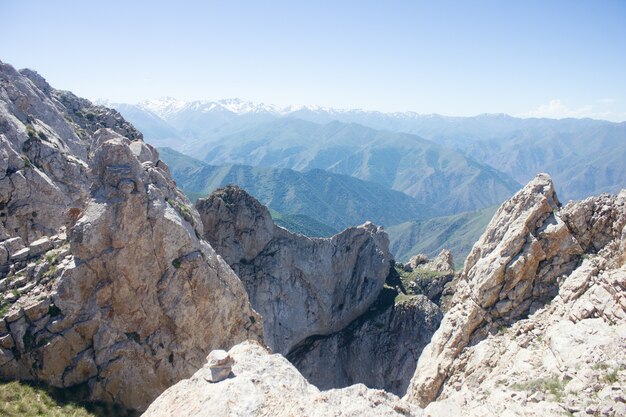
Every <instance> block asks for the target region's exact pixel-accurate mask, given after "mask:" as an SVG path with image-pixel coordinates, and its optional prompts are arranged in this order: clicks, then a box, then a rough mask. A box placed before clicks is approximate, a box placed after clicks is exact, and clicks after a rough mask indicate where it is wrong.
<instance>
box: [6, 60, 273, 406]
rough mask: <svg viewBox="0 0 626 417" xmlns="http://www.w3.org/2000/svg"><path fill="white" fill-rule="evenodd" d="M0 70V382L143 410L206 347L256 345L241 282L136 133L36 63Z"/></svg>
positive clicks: (199, 359)
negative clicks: (51, 80) (53, 83)
mask: <svg viewBox="0 0 626 417" xmlns="http://www.w3.org/2000/svg"><path fill="white" fill-rule="evenodd" d="M0 75H2V78H0V112H1V113H0V116H1V118H0V123H1V125H0V126H1V127H2V131H0V140H1V141H2V143H1V145H2V146H1V147H0V152H3V155H4V154H6V155H8V156H9V157H8V159H7V158H3V159H2V161H3V163H4V164H5V166H2V167H0V174H1V175H3V177H2V178H0V191H1V192H2V196H1V197H0V198H2V205H1V208H2V210H4V211H3V214H4V215H3V216H2V228H0V232H1V233H0V234H2V236H0V261H2V265H1V268H0V273H1V275H0V291H2V294H1V297H2V298H1V299H0V306H1V311H2V314H0V317H2V319H1V320H0V377H2V378H5V379H20V380H37V381H43V382H45V383H48V384H50V385H53V386H57V387H69V386H74V385H78V384H80V385H83V386H85V387H86V388H87V392H88V398H89V399H98V400H104V401H108V402H115V403H118V404H121V405H123V406H125V407H127V408H131V409H136V410H143V409H145V408H146V407H147V406H148V404H149V403H150V402H151V401H152V400H153V399H154V398H156V397H157V396H158V395H159V394H160V393H161V392H162V391H163V390H165V389H166V388H167V387H168V386H170V385H172V384H174V383H175V382H177V381H178V380H180V379H182V378H186V377H189V376H191V375H192V374H193V373H194V372H195V371H196V370H197V369H198V368H199V367H201V366H202V364H203V363H204V361H205V358H206V356H207V354H208V353H209V352H210V351H211V350H213V349H217V348H222V349H228V348H230V347H231V346H233V345H234V344H236V343H239V342H241V341H243V340H246V339H256V340H260V339H261V338H262V334H263V330H262V319H261V317H260V316H259V315H258V314H257V313H256V312H255V311H254V310H253V309H252V308H251V306H250V304H249V301H248V297H247V294H246V292H245V289H244V287H243V285H242V283H241V281H240V280H239V279H238V277H237V276H236V275H235V274H234V273H233V271H232V270H231V268H230V267H229V266H228V265H227V264H226V263H225V262H224V261H223V260H222V259H221V258H220V257H219V256H218V255H217V254H216V253H215V251H214V250H213V249H212V248H211V247H210V245H209V244H208V243H207V242H206V241H204V240H202V239H200V236H201V235H202V224H201V222H200V219H199V216H198V213H197V212H196V211H195V210H194V209H193V207H192V206H191V204H190V203H189V201H188V200H187V199H186V197H184V195H183V194H182V193H181V192H180V191H179V190H177V189H176V186H175V183H174V181H173V180H172V179H171V178H170V176H169V173H168V170H167V167H166V166H165V164H163V162H162V161H160V160H159V156H158V152H157V151H156V150H155V149H154V148H152V147H151V146H149V145H147V144H145V143H143V142H142V141H141V134H140V133H139V132H137V131H136V130H134V128H132V126H130V125H129V124H128V123H127V122H125V121H124V120H123V119H122V118H121V116H119V114H118V113H117V112H115V111H112V110H109V109H106V108H103V107H100V106H92V105H91V103H89V102H88V101H87V100H84V99H79V98H77V97H75V96H73V95H72V94H71V93H67V92H59V91H56V90H54V89H52V88H51V87H50V86H49V85H48V84H47V83H46V82H45V80H43V78H41V77H39V76H38V75H37V74H36V73H34V72H32V71H28V70H25V71H22V72H17V71H15V70H14V69H13V68H12V67H10V66H8V65H6V64H1V66H0ZM42 132H43V134H40V133H42ZM29 141H30V142H29ZM29 143H30V145H28V146H26V144H29ZM35 150H36V152H35ZM33 152H34V153H33ZM31 157H32V159H31ZM20 161H21V162H20ZM26 161H30V162H26ZM54 161H56V162H54ZM57 163H58V165H59V167H60V168H59V169H60V171H57V170H56V168H55V166H56V165H55V164H57ZM71 167H74V168H71ZM65 168H67V169H72V170H74V171H72V172H74V175H73V176H72V175H69V174H68V172H69V171H63V169H65ZM19 178H23V183H24V184H23V185H21V186H19V187H16V188H15V189H11V190H10V192H6V190H7V188H6V187H5V186H4V185H6V184H7V183H13V184H16V183H17V182H19V181H21V180H19V181H18V179H19ZM2 181H4V182H2ZM16 181H17V182H16ZM63 181H65V182H67V183H73V182H74V181H76V182H75V183H74V185H75V186H76V187H75V189H72V188H69V186H67V184H65V182H63ZM46 190H48V191H49V193H47V191H46ZM37 193H38V196H36V197H33V196H34V195H35V194H37ZM46 193H47V194H46ZM57 197H59V198H57ZM39 198H41V201H40V200H39ZM44 200H45V204H44V203H43V201H44ZM40 203H41V204H40ZM25 207H26V208H25ZM24 211H26V212H28V213H30V215H31V218H28V219H26V218H25V217H24V215H23V212H24ZM35 211H36V212H37V216H35V215H34V212H35Z"/></svg>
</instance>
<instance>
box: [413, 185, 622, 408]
mask: <svg viewBox="0 0 626 417" xmlns="http://www.w3.org/2000/svg"><path fill="white" fill-rule="evenodd" d="M625 223H626V192H625V191H622V193H621V194H620V195H619V196H608V195H602V196H600V197H594V198H590V199H587V200H584V201H582V202H578V203H570V204H568V205H567V206H566V207H563V208H562V207H560V206H559V204H558V200H557V198H556V195H555V194H554V188H553V186H552V183H551V181H550V179H549V177H548V176H546V175H539V176H537V177H536V178H535V179H534V180H533V181H531V182H530V183H529V184H528V185H527V186H526V187H524V189H522V190H521V191H520V192H519V193H518V194H516V195H515V196H514V197H513V198H512V199H511V200H510V201H508V202H506V203H505V204H503V206H502V207H501V208H500V209H499V210H498V212H497V213H496V215H495V216H494V219H493V220H492V222H491V223H490V225H489V227H488V228H487V230H486V232H485V234H484V235H483V236H482V237H481V239H480V240H479V242H478V243H477V244H476V245H475V246H474V248H473V250H472V252H471V254H470V256H469V257H468V259H467V261H466V263H465V267H464V271H463V274H462V277H461V279H460V281H459V283H458V286H457V291H456V294H455V295H454V297H453V300H452V307H451V309H450V310H449V311H448V313H447V314H446V316H445V317H444V319H443V321H442V324H441V327H440V328H439V330H438V331H437V332H436V333H435V335H434V336H433V339H432V342H431V343H430V345H428V346H427V347H426V348H425V349H424V352H423V354H422V356H421V357H420V360H419V362H418V365H417V368H416V371H415V376H414V378H413V380H412V381H411V385H410V386H409V389H408V392H407V395H406V397H405V398H406V399H407V400H409V401H412V402H415V403H417V404H420V405H422V406H428V407H427V408H426V410H425V411H426V415H441V414H442V413H452V414H455V413H461V414H463V415H476V416H478V415H485V414H489V413H495V414H498V415H506V414H507V413H509V414H511V415H560V414H563V413H572V414H580V415H583V414H584V413H588V414H594V413H602V414H604V415H623V414H624V411H625V410H624V401H623V398H624V388H625V383H626V373H625V370H626V362H625V360H624V355H623V352H624V348H625V347H626V333H625V329H626V328H625V327H624V326H626V297H625V291H624V290H625V288H626V269H625V267H624V265H623V264H624V257H623V248H624V224H625ZM619 352H622V353H619Z"/></svg>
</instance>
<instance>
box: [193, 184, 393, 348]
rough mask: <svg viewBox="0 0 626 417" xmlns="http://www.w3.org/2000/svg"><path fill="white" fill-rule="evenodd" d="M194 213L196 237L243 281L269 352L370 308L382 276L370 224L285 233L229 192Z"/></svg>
mask: <svg viewBox="0 0 626 417" xmlns="http://www.w3.org/2000/svg"><path fill="white" fill-rule="evenodd" d="M196 208H197V209H198V211H199V213H200V217H201V219H202V223H203V225H204V237H205V238H206V239H207V240H208V241H209V242H210V243H211V246H213V247H214V248H215V249H216V251H217V252H218V253H219V254H220V255H221V256H222V257H223V258H224V259H225V260H226V262H228V264H229V265H230V266H231V267H232V268H233V270H234V271H235V273H236V274H237V275H238V276H239V277H240V278H241V280H242V281H243V283H244V285H245V286H246V290H247V291H248V294H249V296H250V301H251V303H252V305H253V307H254V308H255V309H256V310H257V311H258V312H259V313H260V314H261V315H262V316H263V318H264V326H265V342H266V343H267V345H268V346H269V347H270V348H272V350H273V351H275V352H280V353H283V354H286V353H288V352H289V351H290V350H291V349H292V348H293V347H294V346H296V345H297V344H298V343H300V342H302V341H303V340H304V339H306V338H307V337H310V336H315V335H328V334H331V333H333V332H337V331H339V330H341V329H343V328H344V327H345V326H346V325H348V324H349V323H350V322H351V321H353V320H354V319H356V318H357V317H359V316H360V315H361V314H363V313H364V312H365V311H366V310H367V309H368V308H369V307H370V306H371V305H372V304H373V303H374V301H375V300H376V298H377V297H378V295H379V293H380V291H381V289H382V287H383V284H384V282H385V278H386V277H387V275H388V273H389V265H390V259H391V255H390V254H389V249H388V246H389V241H388V238H387V234H386V233H385V232H384V231H383V230H382V228H379V227H376V226H374V225H372V224H371V223H366V224H364V225H362V226H359V227H353V228H350V229H347V230H345V231H344V232H342V233H339V234H338V235H335V236H333V237H331V238H328V239H319V238H308V237H305V236H301V235H297V234H293V233H291V232H289V231H287V230H285V229H283V228H281V227H278V226H275V225H274V223H273V222H272V219H271V216H270V213H269V211H268V209H267V208H266V207H264V206H263V205H261V204H260V203H259V202H258V201H256V200H255V199H254V198H253V197H251V196H250V195H248V194H247V193H246V192H245V191H243V190H241V189H239V188H238V187H234V186H229V187H226V188H224V189H221V190H217V191H216V192H214V193H213V194H212V195H211V196H209V198H207V199H199V200H198V202H197V203H196Z"/></svg>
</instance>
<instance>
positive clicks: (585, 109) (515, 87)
mask: <svg viewBox="0 0 626 417" xmlns="http://www.w3.org/2000/svg"><path fill="white" fill-rule="evenodd" d="M0 16H2V24H1V25H0V60H2V61H5V62H8V63H10V64H12V65H14V66H16V67H19V68H22V67H29V68H33V69H35V70H37V71H38V72H39V73H41V74H42V75H43V76H44V77H46V78H47V79H48V81H49V82H50V83H51V84H52V85H53V86H54V87H56V88H62V89H68V90H72V91H74V92H75V93H76V94H78V95H81V96H84V97H88V98H106V99H110V100H112V101H118V102H130V103H134V102H137V101H141V100H144V99H149V98H156V97H161V96H166V95H168V96H173V97H176V98H180V99H184V100H195V99H220V98H229V97H239V98H242V99H247V100H252V101H256V102H265V103H271V104H277V105H288V104H315V105H322V106H330V107H339V108H363V109H369V110H381V111H406V110H412V111H417V112H419V113H440V114H446V115H475V114H480V113H509V114H514V115H524V116H547V117H565V116H572V117H595V118H605V119H610V120H617V121H623V120H626V1H624V0H615V1H609V0H606V1H604V0H597V1H581V0H567V1H565V0H564V1H506V0H500V1H417V0H416V1H368V0H361V1H303V0H300V1H260V0H257V1H236V0H231V1H222V2H215V1H176V2H174V1H171V2H164V1H130V0H129V1H116V0H108V1H105V2H101V1H97V2H96V1H91V2H90V1H81V2H79V1H65V0H55V1H31V0H19V1H18V0H0Z"/></svg>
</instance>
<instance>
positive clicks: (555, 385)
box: [511, 376, 567, 402]
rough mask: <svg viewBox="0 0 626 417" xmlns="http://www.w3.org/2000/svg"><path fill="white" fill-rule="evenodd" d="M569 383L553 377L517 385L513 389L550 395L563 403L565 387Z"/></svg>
mask: <svg viewBox="0 0 626 417" xmlns="http://www.w3.org/2000/svg"><path fill="white" fill-rule="evenodd" d="M566 384H567V383H566V382H563V381H561V380H560V379H559V378H558V377H556V376H552V377H549V378H538V379H533V380H530V381H526V382H522V383H515V384H513V385H512V386H511V387H512V388H513V389H514V390H518V391H529V392H531V393H532V392H537V391H541V392H544V393H550V394H552V395H554V398H555V399H556V400H557V401H558V402H561V401H563V395H564V393H565V385H566Z"/></svg>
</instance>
